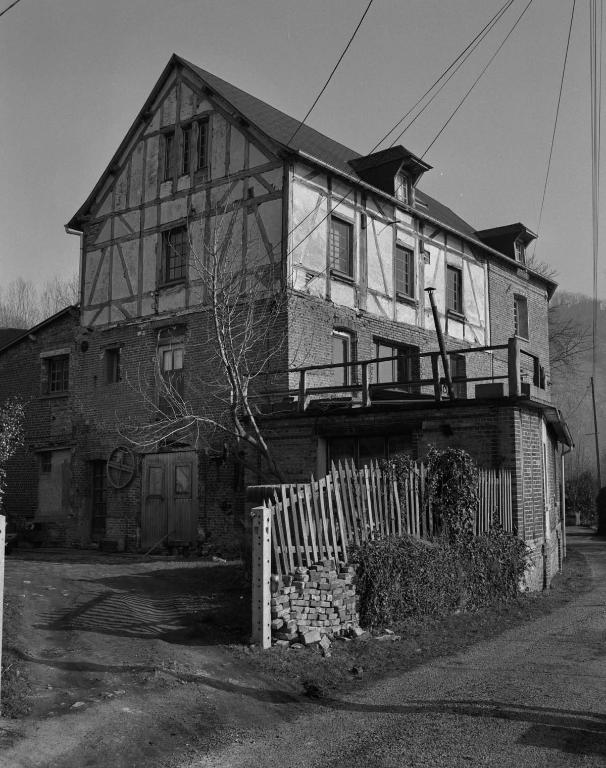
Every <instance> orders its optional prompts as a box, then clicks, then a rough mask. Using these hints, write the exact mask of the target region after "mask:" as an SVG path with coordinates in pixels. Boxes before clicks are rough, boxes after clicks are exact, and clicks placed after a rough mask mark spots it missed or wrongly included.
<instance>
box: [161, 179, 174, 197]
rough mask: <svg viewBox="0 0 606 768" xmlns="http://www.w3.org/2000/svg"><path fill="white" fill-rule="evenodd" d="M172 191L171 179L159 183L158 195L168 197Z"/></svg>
mask: <svg viewBox="0 0 606 768" xmlns="http://www.w3.org/2000/svg"><path fill="white" fill-rule="evenodd" d="M172 193H173V182H172V179H169V180H168V181H163V182H161V183H160V197H162V198H164V197H170V196H171V195H172Z"/></svg>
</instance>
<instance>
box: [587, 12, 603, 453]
mask: <svg viewBox="0 0 606 768" xmlns="http://www.w3.org/2000/svg"><path fill="white" fill-rule="evenodd" d="M589 13H590V18H589V37H590V41H589V55H590V58H589V66H590V80H591V202H592V225H593V227H592V230H593V322H592V347H593V353H592V380H593V379H595V375H596V367H597V346H598V245H599V219H600V134H601V112H602V104H601V90H602V89H601V73H602V2H601V0H591V1H590V5H589ZM597 460H598V462H599V457H598V459H597ZM598 467H599V464H598Z"/></svg>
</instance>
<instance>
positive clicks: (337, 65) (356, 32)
mask: <svg viewBox="0 0 606 768" xmlns="http://www.w3.org/2000/svg"><path fill="white" fill-rule="evenodd" d="M373 2H374V0H370V1H369V3H368V5H367V6H366V10H365V11H364V13H363V14H362V18H361V19H360V21H359V22H358V25H357V27H356V28H355V29H354V31H353V34H352V36H351V37H350V38H349V41H348V43H347V45H346V46H345V48H344V49H343V53H342V54H341V55H340V56H339V58H338V60H337V63H336V64H335V65H334V67H333V68H332V72H331V73H330V75H329V76H328V79H327V80H326V82H325V83H324V85H323V86H322V90H321V91H320V93H319V94H318V95H317V96H316V98H315V100H314V103H313V104H312V105H311V107H310V108H309V109H308V110H307V114H306V115H305V117H304V118H303V120H301V122H300V123H299V125H298V126H297V127H296V129H295V130H294V132H293V134H292V136H291V137H290V139H289V140H288V141H287V142H286V146H288V145H289V144H290V142H291V141H292V140H293V139H294V138H295V136H296V135H297V134H298V133H299V131H300V130H301V127H302V126H303V125H304V124H305V122H306V121H307V118H308V117H309V116H310V115H311V113H312V112H313V109H314V107H315V106H316V104H317V103H318V102H319V101H320V98H321V97H322V94H323V93H324V91H325V90H326V89H327V88H328V84H329V83H330V81H331V80H332V76H333V75H334V73H335V72H336V71H337V69H338V67H339V64H340V63H341V62H342V61H343V57H344V56H345V54H346V53H347V51H348V50H349V46H350V45H351V44H352V43H353V40H354V37H355V36H356V35H357V34H358V30H359V29H360V27H361V26H362V23H363V22H364V19H365V18H366V14H367V13H368V11H369V10H370V6H371V5H372V4H373Z"/></svg>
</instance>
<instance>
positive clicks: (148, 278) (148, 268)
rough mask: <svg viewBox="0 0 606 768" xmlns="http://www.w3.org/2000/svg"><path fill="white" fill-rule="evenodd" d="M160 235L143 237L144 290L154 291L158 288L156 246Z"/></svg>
mask: <svg viewBox="0 0 606 768" xmlns="http://www.w3.org/2000/svg"><path fill="white" fill-rule="evenodd" d="M157 243H158V235H157V234H153V235H146V236H145V237H144V238H143V290H144V291H153V290H155V288H156V259H157V256H156V246H157Z"/></svg>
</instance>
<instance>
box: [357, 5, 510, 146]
mask: <svg viewBox="0 0 606 768" xmlns="http://www.w3.org/2000/svg"><path fill="white" fill-rule="evenodd" d="M514 2H515V0H507V2H506V3H505V4H504V5H503V6H502V7H501V8H500V10H498V11H497V12H496V13H495V15H494V16H493V17H492V19H490V21H489V22H488V24H486V25H485V26H484V27H483V28H482V29H481V30H480V31H479V32H478V34H477V35H476V36H475V37H474V38H473V40H472V41H471V42H470V43H469V44H468V45H467V46H466V47H465V48H464V49H463V50H462V51H461V53H460V54H459V55H458V56H457V57H456V58H455V59H454V61H453V62H452V63H451V64H450V65H449V66H448V67H447V68H446V69H445V70H444V71H443V72H442V74H441V75H440V76H439V77H438V78H437V80H435V82H434V83H433V84H432V85H431V86H430V87H429V88H428V89H427V90H426V91H425V93H424V94H423V95H422V96H421V97H420V98H419V99H418V100H417V102H416V103H415V104H413V106H412V107H411V108H410V109H409V110H408V112H406V114H405V115H403V117H401V118H400V119H399V120H398V122H397V123H396V124H395V125H394V126H393V127H392V128H390V129H389V131H387V133H386V134H385V136H383V138H382V139H380V140H379V141H378V142H377V143H376V144H375V146H374V147H373V148H372V149H371V150H370V153H369V154H372V153H373V152H375V151H376V150H377V148H378V147H379V146H380V145H381V144H382V143H383V142H384V141H385V140H386V139H387V137H388V136H389V135H390V134H391V133H393V132H394V131H395V130H397V129H398V128H399V127H400V125H401V124H402V123H403V122H404V120H406V118H407V117H409V116H410V115H411V114H412V113H413V112H414V110H415V109H416V108H417V107H418V106H419V104H421V102H422V101H423V99H425V97H426V96H428V95H429V94H430V93H431V91H433V89H434V88H435V87H436V86H437V85H438V83H439V82H440V80H442V79H443V78H444V77H446V75H447V74H448V72H450V70H451V69H453V67H454V70H453V71H452V72H451V74H450V75H449V77H448V78H447V79H446V80H445V81H444V82H443V83H442V84H441V85H440V87H439V88H438V90H437V91H436V92H435V93H434V94H433V95H432V96H431V98H430V99H429V101H428V102H427V103H426V104H425V105H424V106H423V107H422V108H421V109H420V110H419V112H418V113H417V114H416V115H415V117H414V118H413V119H412V120H411V121H410V122H409V123H408V124H407V125H406V127H405V128H403V130H402V131H401V133H400V134H399V135H398V136H397V137H396V138H395V139H394V140H393V141H392V142H391V144H390V146H391V147H393V145H394V144H395V143H396V142H397V141H398V140H399V139H400V138H401V136H402V135H403V134H404V133H405V132H406V131H407V130H408V129H409V128H410V126H411V125H412V124H413V123H414V122H415V121H416V120H417V118H419V117H420V116H421V115H422V114H423V112H424V111H425V110H426V109H427V108H428V107H429V105H430V104H431V103H432V102H433V101H434V99H435V98H436V96H438V94H439V93H440V92H441V91H442V89H443V88H444V87H445V86H446V85H447V83H449V82H450V80H451V79H452V78H453V77H454V75H456V73H457V72H458V71H459V69H460V68H461V67H462V66H463V64H464V63H465V62H466V61H467V59H468V58H469V57H470V56H471V54H472V53H473V52H474V51H475V50H476V48H477V47H478V45H479V44H480V43H481V42H482V40H483V39H484V38H485V37H486V35H487V34H488V33H489V32H490V31H491V30H492V29H493V27H494V26H495V25H496V24H497V22H498V21H500V19H501V17H502V16H503V14H504V13H505V12H506V11H507V10H508V8H509V7H510V6H511V5H513V3H514Z"/></svg>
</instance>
